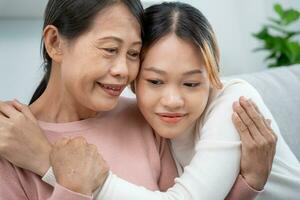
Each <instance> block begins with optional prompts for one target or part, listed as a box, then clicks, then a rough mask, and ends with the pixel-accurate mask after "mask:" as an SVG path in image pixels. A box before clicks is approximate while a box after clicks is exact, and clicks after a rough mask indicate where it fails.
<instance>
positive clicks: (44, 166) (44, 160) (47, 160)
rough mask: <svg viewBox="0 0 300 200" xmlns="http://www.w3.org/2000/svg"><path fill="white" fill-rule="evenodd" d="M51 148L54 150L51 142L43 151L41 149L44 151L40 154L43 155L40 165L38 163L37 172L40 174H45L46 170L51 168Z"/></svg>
mask: <svg viewBox="0 0 300 200" xmlns="http://www.w3.org/2000/svg"><path fill="white" fill-rule="evenodd" d="M51 150H52V146H51V145H50V144H49V145H47V146H45V147H44V150H43V151H41V152H42V153H41V155H40V156H41V157H40V159H39V165H38V166H39V168H38V171H37V174H38V175H40V176H44V175H45V174H46V172H47V171H48V170H49V168H50V167H51V164H50V158H49V155H50V152H51Z"/></svg>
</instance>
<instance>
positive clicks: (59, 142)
mask: <svg viewBox="0 0 300 200" xmlns="http://www.w3.org/2000/svg"><path fill="white" fill-rule="evenodd" d="M70 140H71V139H70V138H62V139H59V140H57V141H56V142H55V143H54V146H55V147H61V146H65V145H66V144H68V142H69V141H70Z"/></svg>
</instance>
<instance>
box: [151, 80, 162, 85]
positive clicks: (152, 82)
mask: <svg viewBox="0 0 300 200" xmlns="http://www.w3.org/2000/svg"><path fill="white" fill-rule="evenodd" d="M147 81H148V82H149V83H150V84H152V85H161V84H163V82H162V81H161V80H151V79H148V80H147Z"/></svg>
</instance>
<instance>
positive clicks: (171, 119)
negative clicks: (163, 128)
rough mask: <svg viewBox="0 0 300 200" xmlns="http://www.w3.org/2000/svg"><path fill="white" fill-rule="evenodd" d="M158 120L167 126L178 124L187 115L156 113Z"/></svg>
mask: <svg viewBox="0 0 300 200" xmlns="http://www.w3.org/2000/svg"><path fill="white" fill-rule="evenodd" d="M157 115H158V116H159V118H160V119H161V120H162V121H164V122H166V123H169V124H176V123H178V122H180V121H181V120H182V119H183V118H184V117H186V116H187V114H183V113H157Z"/></svg>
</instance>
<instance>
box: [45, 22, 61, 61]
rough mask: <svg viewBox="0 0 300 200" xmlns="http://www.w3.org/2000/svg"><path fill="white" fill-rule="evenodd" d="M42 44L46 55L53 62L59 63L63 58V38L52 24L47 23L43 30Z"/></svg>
mask: <svg viewBox="0 0 300 200" xmlns="http://www.w3.org/2000/svg"><path fill="white" fill-rule="evenodd" d="M43 37H44V44H45V48H46V50H47V53H48V55H49V56H50V57H51V59H52V60H53V61H54V62H57V63H60V62H61V61H62V58H63V49H62V46H63V38H62V37H61V36H60V34H59V32H58V29H57V28H56V27H55V26H53V25H48V26H46V28H45V29H44V32H43Z"/></svg>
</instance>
